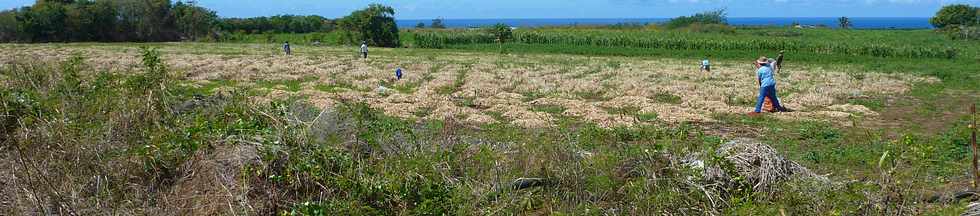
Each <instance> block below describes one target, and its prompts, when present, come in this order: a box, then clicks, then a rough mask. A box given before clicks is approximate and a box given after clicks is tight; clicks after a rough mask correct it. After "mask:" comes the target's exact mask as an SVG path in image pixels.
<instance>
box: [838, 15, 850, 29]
mask: <svg viewBox="0 0 980 216" xmlns="http://www.w3.org/2000/svg"><path fill="white" fill-rule="evenodd" d="M837 26H838V27H840V28H841V29H850V28H851V26H853V23H851V18H847V17H841V18H837Z"/></svg>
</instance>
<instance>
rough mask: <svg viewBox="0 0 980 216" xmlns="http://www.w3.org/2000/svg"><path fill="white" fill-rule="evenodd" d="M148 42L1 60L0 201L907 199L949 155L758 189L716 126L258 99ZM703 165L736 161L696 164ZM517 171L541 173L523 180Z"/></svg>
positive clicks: (513, 207)
mask: <svg viewBox="0 0 980 216" xmlns="http://www.w3.org/2000/svg"><path fill="white" fill-rule="evenodd" d="M141 59H142V60H143V61H142V63H143V64H142V65H140V66H139V67H137V68H140V71H139V72H134V73H131V74H133V75H122V74H110V73H104V72H98V71H93V70H92V69H90V68H88V67H86V64H84V62H85V60H84V59H82V58H72V59H71V60H69V61H66V62H64V63H62V64H61V65H45V64H29V63H23V62H16V63H13V64H10V65H6V66H4V67H3V68H2V69H0V76H2V77H4V78H9V79H5V80H4V82H3V83H2V88H0V99H2V100H0V102H2V103H0V105H2V106H0V114H2V115H0V118H2V119H0V120H2V121H0V122H2V123H3V124H2V127H0V129H2V130H3V131H2V132H3V133H2V134H3V137H2V140H0V141H2V142H3V143H2V144H3V145H0V163H2V164H3V165H2V166H0V174H2V175H0V185H3V186H4V187H0V193H2V196H0V213H2V214H10V215H21V214H77V215H89V214H98V213H112V214H192V215H201V214H235V213H248V214H287V215H288V214H313V215H331V214H349V215H358V214H383V215H392V214H411V215H433V214H435V215H438V214H456V215H485V214H504V215H509V214H537V213H573V214H594V213H598V214H739V213H748V212H752V213H756V214H769V215H774V214H777V212H778V211H779V210H780V209H786V210H788V211H789V213H793V214H822V215H825V214H875V213H877V214H905V213H918V212H921V211H922V209H923V207H922V206H920V205H916V204H915V198H914V194H916V191H913V190H911V189H909V188H911V187H918V185H915V184H911V183H909V182H912V181H914V180H917V179H919V178H918V177H916V176H915V175H914V173H917V172H918V171H923V170H926V168H928V167H929V166H930V165H932V164H930V163H932V162H929V161H933V159H934V158H936V157H937V155H944V154H941V152H942V151H940V150H942V149H929V148H927V147H928V146H930V145H927V144H931V143H929V142H931V140H925V141H917V140H916V139H908V140H905V141H903V142H898V143H890V142H885V143H886V144H882V145H885V146H886V147H883V148H882V149H884V150H888V151H890V152H891V153H889V155H890V156H889V157H882V158H884V159H882V160H881V161H883V162H881V163H879V164H882V165H879V166H880V167H882V168H880V169H881V170H884V171H883V172H881V175H872V176H870V177H868V179H869V180H867V181H847V178H848V177H849V176H844V177H837V178H842V179H837V178H832V179H831V180H834V181H836V182H837V183H834V184H833V185H830V186H826V185H823V186H816V185H815V184H819V182H812V181H806V180H805V179H794V180H788V181H766V182H765V183H766V184H767V185H769V186H767V189H766V190H757V189H756V188H755V187H754V185H757V184H758V183H759V182H754V181H757V180H753V179H754V178H750V177H749V176H745V175H744V174H741V173H742V172H739V170H738V169H739V168H738V167H739V166H735V165H736V164H735V163H733V162H732V160H731V158H730V157H729V156H730V155H726V154H719V153H718V152H719V149H723V148H721V146H720V145H721V144H722V143H724V140H722V138H719V137H715V136H707V135H704V133H702V131H700V129H697V128H695V127H691V126H686V125H681V126H677V127H672V128H662V127H656V126H637V127H611V128H606V127H601V126H599V125H596V124H595V123H592V122H589V121H582V120H578V119H574V118H561V119H558V120H557V126H556V127H553V128H542V129H526V128H520V127H516V126H513V125H510V124H504V123H498V124H487V125H466V124H460V123H458V122H456V121H452V120H445V121H443V120H427V121H421V122H416V121H413V120H406V119H401V118H396V117H392V116H388V115H385V114H383V112H381V111H379V110H375V109H372V108H371V107H370V106H369V105H367V104H363V103H354V102H348V101H341V102H340V103H338V104H339V105H338V106H335V107H328V108H327V109H319V108H314V107H313V106H311V105H307V103H306V102H304V101H302V100H277V101H273V102H271V103H261V104H257V103H254V102H251V101H252V100H249V99H248V98H246V97H244V96H242V95H244V94H242V93H236V92H231V93H227V92H218V93H214V94H211V95H207V94H200V93H201V92H203V91H202V90H201V89H196V88H190V87H186V85H184V84H185V82H187V81H186V80H181V79H178V78H175V77H174V76H172V73H171V72H170V71H168V70H167V68H166V67H164V66H163V65H162V64H160V62H161V60H160V59H159V54H158V53H157V52H155V51H153V50H144V51H143V52H142V55H141ZM801 134H803V135H801V138H800V139H801V140H810V139H816V138H821V139H829V138H827V137H833V136H827V135H825V134H832V133H831V132H816V133H810V132H808V133H801ZM828 142H830V141H828ZM769 143H770V144H772V145H783V144H785V143H784V141H780V140H769ZM904 146H912V147H914V148H908V149H915V150H907V151H906V150H901V149H906V148H905V147H904ZM954 147H955V146H954ZM777 149H778V148H777ZM900 150H901V151H900ZM873 151H875V150H873ZM875 153H876V152H875ZM871 154H874V153H871ZM697 155H703V156H697ZM876 156H877V155H876ZM688 158H695V159H699V160H700V161H701V164H702V165H701V166H700V167H705V169H702V168H698V167H699V166H691V165H688V164H687V163H683V160H684V159H688ZM790 158H792V157H790ZM875 160H877V159H875ZM803 164H804V165H808V164H813V163H803ZM940 165H943V164H940ZM907 167H913V168H915V169H911V170H907V169H905V168H907ZM706 168H717V169H718V170H721V171H723V172H724V173H725V174H726V175H728V176H729V178H727V179H726V180H725V181H723V182H716V181H712V180H710V179H708V178H704V175H703V173H704V172H705V171H704V170H706ZM926 173H928V172H926ZM518 178H540V179H542V180H543V183H542V184H540V185H541V186H539V187H531V188H526V189H522V190H515V189H513V185H512V182H513V180H515V179H518Z"/></svg>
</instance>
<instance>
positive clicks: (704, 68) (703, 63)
mask: <svg viewBox="0 0 980 216" xmlns="http://www.w3.org/2000/svg"><path fill="white" fill-rule="evenodd" d="M705 71H707V72H708V73H711V62H708V57H704V60H701V72H705Z"/></svg>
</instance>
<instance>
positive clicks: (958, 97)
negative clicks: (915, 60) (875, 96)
mask: <svg viewBox="0 0 980 216" xmlns="http://www.w3.org/2000/svg"><path fill="white" fill-rule="evenodd" d="M935 97H936V98H934V99H933V100H923V99H920V98H915V97H911V96H899V97H895V98H893V99H889V100H886V101H887V103H888V104H886V105H885V107H884V108H883V109H882V110H881V111H879V112H878V116H875V117H872V118H866V119H864V120H863V121H861V123H860V124H858V125H856V127H862V128H869V129H880V130H882V131H884V132H885V134H884V135H886V136H887V137H890V138H895V137H898V136H901V135H902V134H904V133H914V134H922V135H935V134H939V133H942V132H945V131H947V130H948V129H949V127H951V126H953V124H954V123H955V122H956V121H958V120H960V118H962V117H963V116H966V115H969V111H970V110H969V109H970V108H969V107H970V104H971V103H976V102H977V101H978V99H980V98H978V97H977V93H976V92H973V93H971V92H968V91H945V92H943V93H941V94H940V95H937V96H935Z"/></svg>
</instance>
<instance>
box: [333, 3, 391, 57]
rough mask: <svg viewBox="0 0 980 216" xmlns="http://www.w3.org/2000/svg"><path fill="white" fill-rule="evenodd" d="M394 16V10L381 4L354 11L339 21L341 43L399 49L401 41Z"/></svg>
mask: <svg viewBox="0 0 980 216" xmlns="http://www.w3.org/2000/svg"><path fill="white" fill-rule="evenodd" d="M394 16H395V9H394V8H392V7H389V6H384V5H381V4H371V5H370V6H368V7H367V8H365V9H361V10H357V11H354V12H352V13H351V14H350V15H347V16H345V17H343V18H340V19H339V20H337V26H338V27H339V28H340V31H341V41H342V42H344V43H346V44H351V45H356V44H360V43H361V42H362V41H366V42H367V43H368V44H369V45H372V46H382V47H399V46H401V41H400V40H399V38H398V25H396V24H395V17H394Z"/></svg>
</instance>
